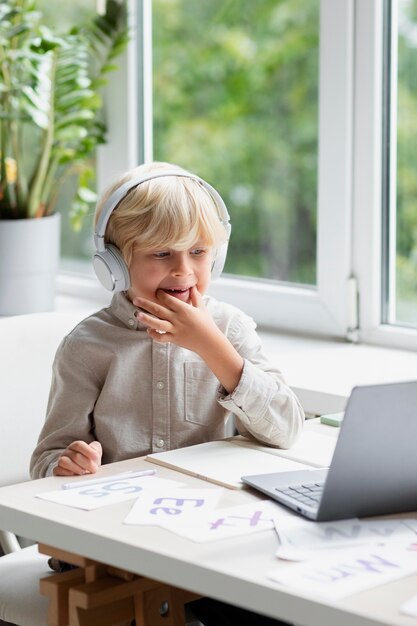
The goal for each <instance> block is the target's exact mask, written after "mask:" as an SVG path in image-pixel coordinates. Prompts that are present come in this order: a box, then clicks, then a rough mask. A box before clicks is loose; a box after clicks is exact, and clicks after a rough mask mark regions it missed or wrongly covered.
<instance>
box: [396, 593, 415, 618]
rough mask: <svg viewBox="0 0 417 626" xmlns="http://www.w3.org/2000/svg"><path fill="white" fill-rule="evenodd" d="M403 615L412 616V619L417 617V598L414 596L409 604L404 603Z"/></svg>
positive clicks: (401, 608) (402, 607)
mask: <svg viewBox="0 0 417 626" xmlns="http://www.w3.org/2000/svg"><path fill="white" fill-rule="evenodd" d="M400 611H401V613H405V615H411V617H417V596H413V597H412V598H410V599H409V600H407V602H404V604H402V605H401V606H400Z"/></svg>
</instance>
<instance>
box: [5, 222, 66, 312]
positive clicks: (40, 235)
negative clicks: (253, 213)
mask: <svg viewBox="0 0 417 626" xmlns="http://www.w3.org/2000/svg"><path fill="white" fill-rule="evenodd" d="M60 223H61V221H60V215H59V214H55V215H51V216H49V217H42V218H38V219H18V220H0V315H22V314H24V313H38V312H40V311H52V310H53V308H54V299H55V278H56V272H57V268H58V260H59V250H60V232H61V229H60Z"/></svg>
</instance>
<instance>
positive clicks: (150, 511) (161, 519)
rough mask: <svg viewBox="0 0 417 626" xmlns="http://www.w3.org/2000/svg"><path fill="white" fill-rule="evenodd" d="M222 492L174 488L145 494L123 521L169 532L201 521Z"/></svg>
mask: <svg viewBox="0 0 417 626" xmlns="http://www.w3.org/2000/svg"><path fill="white" fill-rule="evenodd" d="M222 494H223V489H221V488H218V489H184V488H177V489H172V488H170V487H166V488H165V487H162V488H161V489H159V488H157V489H152V491H148V492H143V493H142V494H141V496H140V498H139V499H138V500H137V501H136V502H135V503H134V505H133V506H132V508H131V510H130V512H129V514H128V515H127V517H126V518H125V520H124V523H125V524H142V525H143V524H145V525H152V526H161V527H163V528H166V529H168V530H173V529H175V528H177V527H181V526H182V525H184V524H191V525H192V524H197V525H198V524H200V520H201V519H202V518H203V517H204V516H205V515H206V514H207V513H209V512H211V511H212V510H213V509H214V508H215V507H216V505H217V503H218V501H219V499H220V497H221V495H222Z"/></svg>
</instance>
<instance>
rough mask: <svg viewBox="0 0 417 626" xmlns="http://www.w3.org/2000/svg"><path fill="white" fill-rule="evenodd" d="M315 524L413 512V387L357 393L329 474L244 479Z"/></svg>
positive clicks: (416, 417) (416, 499)
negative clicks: (317, 522)
mask: <svg viewBox="0 0 417 626" xmlns="http://www.w3.org/2000/svg"><path fill="white" fill-rule="evenodd" d="M242 481H243V482H244V483H245V484H247V485H249V486H251V487H254V488H255V489H257V490H258V491H261V492H262V493H265V494H267V495H268V496H270V497H271V498H272V499H274V500H277V501H278V502H279V503H281V504H284V505H285V506H287V507H289V508H291V509H293V510H294V511H296V512H297V513H299V514H300V515H303V516H304V517H307V518H308V519H311V520H315V521H330V520H337V519H349V518H354V517H365V516H372V515H386V514H391V513H400V512H403V511H416V510H417V381H411V382H401V383H389V384H384V385H370V386H362V387H355V388H354V389H353V390H352V393H351V396H350V398H349V401H348V404H347V407H346V411H345V416H344V419H343V422H342V425H341V429H340V433H339V437H338V440H337V444H336V448H335V451H334V454H333V458H332V461H331V464H330V467H329V468H328V469H313V468H312V469H311V470H302V471H289V472H278V473H273V474H255V475H251V476H242Z"/></svg>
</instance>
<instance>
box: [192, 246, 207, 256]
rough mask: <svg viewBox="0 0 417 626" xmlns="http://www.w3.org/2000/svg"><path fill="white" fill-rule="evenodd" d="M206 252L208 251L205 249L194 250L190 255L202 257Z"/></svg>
mask: <svg viewBox="0 0 417 626" xmlns="http://www.w3.org/2000/svg"><path fill="white" fill-rule="evenodd" d="M206 252H207V250H206V249H205V248H194V250H191V251H190V253H191V254H192V255H194V256H202V255H203V254H205V253H206Z"/></svg>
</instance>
